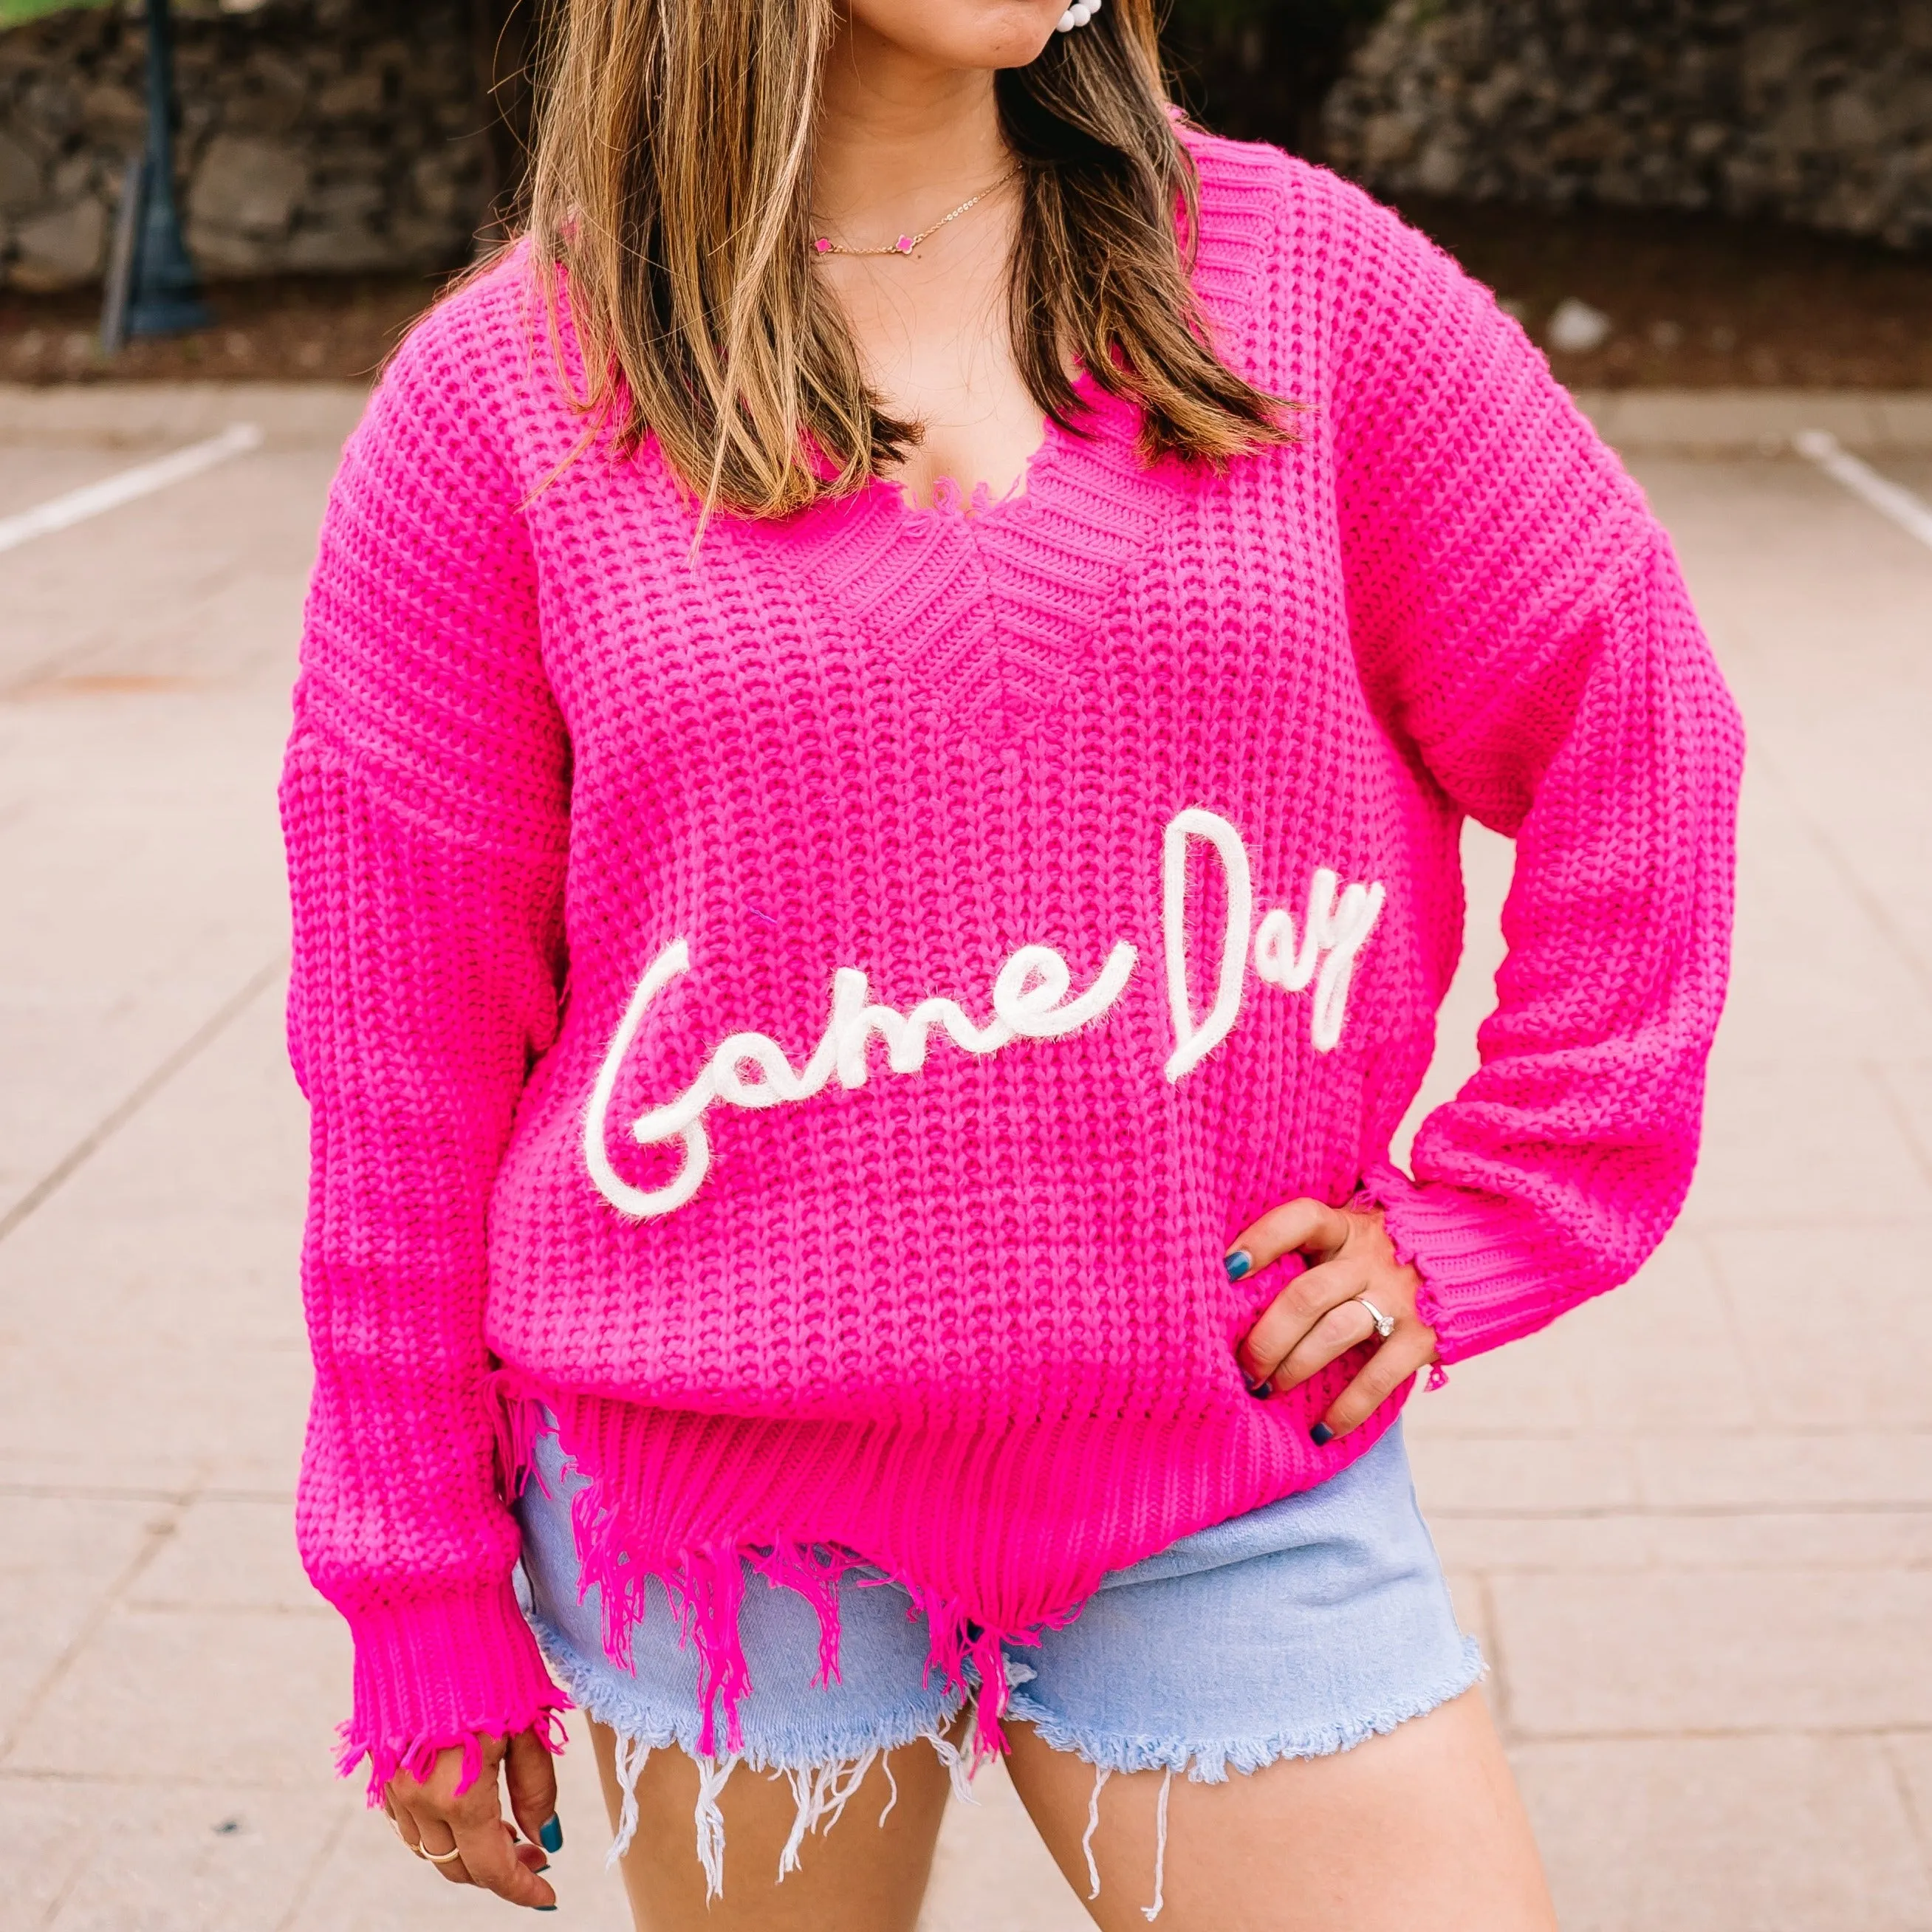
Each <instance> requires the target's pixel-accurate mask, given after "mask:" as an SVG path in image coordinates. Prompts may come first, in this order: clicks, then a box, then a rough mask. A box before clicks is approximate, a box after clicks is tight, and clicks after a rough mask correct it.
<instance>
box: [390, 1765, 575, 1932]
mask: <svg viewBox="0 0 1932 1932" xmlns="http://www.w3.org/2000/svg"><path fill="white" fill-rule="evenodd" d="M478 1742H479V1743H480V1745H481V1747H482V1751H483V1769H482V1770H481V1772H480V1773H479V1774H478V1777H477V1779H476V1781H475V1784H472V1785H471V1786H470V1787H469V1790H467V1791H466V1792H464V1793H463V1795H462V1796H461V1797H460V1798H459V1797H458V1796H457V1795H456V1787H457V1786H458V1784H460V1782H461V1781H462V1777H463V1753H462V1751H460V1749H452V1750H450V1751H443V1752H442V1753H440V1754H439V1755H438V1757H437V1760H436V1769H435V1770H434V1771H433V1772H431V1774H430V1775H429V1778H428V1781H426V1782H425V1783H422V1784H419V1783H418V1782H417V1781H416V1779H414V1778H412V1777H410V1775H409V1774H408V1773H407V1772H398V1774H397V1775H396V1776H395V1777H394V1778H392V1779H391V1780H390V1781H389V1784H387V1785H386V1787H384V1789H383V1810H384V1811H386V1812H388V1813H389V1820H390V1822H391V1823H392V1824H393V1825H394V1826H395V1828H396V1829H397V1831H398V1833H399V1834H400V1835H401V1838H402V1841H403V1843H404V1844H406V1845H407V1846H409V1847H410V1849H411V1850H412V1851H413V1852H415V1853H416V1855H417V1856H418V1857H419V1858H426V1859H428V1860H430V1861H431V1862H432V1863H434V1865H435V1866H436V1868H437V1870H438V1871H440V1872H441V1873H442V1874H443V1876H444V1877H445V1878H446V1879H449V1881H450V1882H451V1883H452V1884H454V1885H480V1886H481V1887H482V1888H483V1889H484V1891H493V1892H494V1893H495V1894H496V1896H497V1897H499V1898H502V1899H507V1900H508V1901H509V1903H511V1904H512V1905H523V1906H529V1908H530V1909H532V1911H535V1912H554V1911H555V1910H556V1893H555V1892H553V1891H552V1890H551V1889H550V1886H549V1885H548V1883H547V1882H546V1881H545V1880H544V1879H541V1878H539V1877H538V1876H537V1874H538V1873H539V1872H541V1870H543V1868H544V1866H545V1865H547V1864H548V1863H549V1862H550V1860H549V1858H547V1856H546V1855H545V1853H546V1852H555V1851H560V1850H561V1849H562V1847H563V1829H562V1826H560V1825H559V1824H558V1823H557V1820H556V1766H555V1765H554V1764H553V1763H552V1762H551V1760H550V1753H549V1752H548V1751H546V1750H545V1749H544V1745H543V1741H542V1740H541V1739H540V1738H539V1737H538V1736H537V1734H536V1733H535V1731H519V1732H518V1733H517V1734H516V1736H514V1737H513V1738H511V1739H508V1742H505V1740H504V1739H501V1738H483V1739H479V1740H478ZM499 1766H501V1767H502V1772H503V1782H504V1783H505V1784H506V1785H507V1786H508V1787H509V1793H510V1812H511V1817H514V1819H515V1820H516V1821H517V1824H518V1825H520V1826H521V1827H522V1828H523V1836H524V1838H526V1839H527V1840H529V1841H531V1842H529V1843H524V1844H519V1843H517V1835H516V1833H515V1832H514V1831H513V1830H512V1829H511V1827H510V1826H509V1823H508V1821H507V1820H505V1818H504V1816H503V1808H502V1802H501V1801H500V1799H499V1797H498V1796H497V1789H496V1773H497V1769H498V1767H499ZM452 1852H453V1853H455V1856H454V1857H452V1856H450V1855H449V1854H451V1853H452Z"/></svg>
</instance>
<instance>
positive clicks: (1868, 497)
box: [1791, 429, 1932, 550]
mask: <svg viewBox="0 0 1932 1932" xmlns="http://www.w3.org/2000/svg"><path fill="white" fill-rule="evenodd" d="M1791 442H1792V446H1793V449H1796V451H1797V452H1798V453H1799V455H1800V456H1802V457H1804V458H1805V459H1806V460H1808V461H1809V462H1812V463H1817V466H1818V467H1819V468H1820V469H1822V470H1823V471H1824V472H1825V474H1826V475H1827V476H1829V477H1830V478H1832V480H1833V481H1835V482H1838V483H1842V484H1843V485H1844V487H1846V489H1847V490H1850V492H1851V493H1852V495H1853V496H1860V497H1862V498H1863V499H1864V501H1865V502H1867V503H1869V504H1870V505H1871V506H1872V508H1873V509H1874V510H1876V511H1877V512H1878V513H1879V515H1880V516H1882V517H1890V518H1891V520H1892V521H1893V522H1894V523H1896V524H1897V526H1898V527H1899V528H1900V529H1902V530H1903V531H1905V532H1906V533H1907V534H1908V535H1911V536H1915V537H1916V538H1918V541H1920V542H1921V543H1922V544H1924V545H1925V547H1927V549H1928V550H1932V504H1928V503H1927V502H1925V501H1924V499H1923V498H1921V497H1919V496H1915V494H1914V493H1912V491H1911V490H1908V489H1906V487H1905V486H1904V484H1902V483H1894V482H1893V481H1892V480H1891V478H1890V477H1888V476H1881V475H1879V472H1877V471H1876V469H1873V467H1872V466H1871V465H1870V463H1864V462H1861V461H1860V460H1859V459H1858V458H1857V457H1855V456H1854V455H1852V453H1851V452H1850V451H1849V450H1848V449H1845V448H1844V447H1843V446H1842V445H1841V443H1839V441H1838V438H1837V437H1835V436H1834V435H1833V434H1832V433H1831V431H1829V430H1824V429H1808V430H1801V431H1799V434H1797V435H1796V436H1795V437H1793V438H1792V439H1791Z"/></svg>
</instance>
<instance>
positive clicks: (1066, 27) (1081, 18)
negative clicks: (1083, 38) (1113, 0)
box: [1058, 0, 1100, 34]
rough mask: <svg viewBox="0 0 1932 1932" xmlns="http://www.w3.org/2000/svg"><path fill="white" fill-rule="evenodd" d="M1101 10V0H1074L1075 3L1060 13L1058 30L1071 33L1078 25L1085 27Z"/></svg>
mask: <svg viewBox="0 0 1932 1932" xmlns="http://www.w3.org/2000/svg"><path fill="white" fill-rule="evenodd" d="M1099 12H1100V0H1073V5H1072V6H1070V7H1068V8H1067V11H1066V12H1065V13H1063V14H1061V17H1060V24H1059V28H1058V31H1060V32H1061V33H1063V34H1070V33H1072V32H1073V30H1074V28H1076V27H1084V26H1086V24H1087V23H1088V21H1089V20H1092V19H1093V17H1094V15H1095V14H1096V13H1099Z"/></svg>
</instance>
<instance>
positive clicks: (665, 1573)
mask: <svg viewBox="0 0 1932 1932" xmlns="http://www.w3.org/2000/svg"><path fill="white" fill-rule="evenodd" d="M490 1385H491V1386H492V1388H493V1391H494V1393H495V1395H496V1418H497V1425H496V1443H497V1455H498V1459H499V1471H500V1480H501V1481H502V1488H503V1493H504V1495H505V1496H506V1497H507V1498H509V1499H514V1498H515V1497H517V1496H520V1495H521V1494H522V1493H523V1488H524V1486H525V1485H526V1484H527V1483H529V1482H530V1481H532V1479H534V1480H535V1481H536V1482H537V1483H538V1485H539V1486H540V1487H541V1486H542V1484H543V1473H542V1471H541V1469H540V1468H539V1467H538V1465H537V1462H536V1445H537V1443H538V1441H539V1440H540V1439H541V1438H542V1437H543V1436H545V1435H547V1434H548V1433H550V1430H551V1428H552V1426H553V1425H552V1423H551V1421H550V1406H549V1405H548V1404H547V1403H546V1402H545V1401H544V1400H543V1399H542V1398H541V1397H539V1396H538V1395H536V1394H532V1392H531V1391H529V1388H528V1387H527V1386H526V1385H524V1384H523V1382H522V1381H521V1380H520V1378H519V1377H518V1376H517V1373H516V1371H515V1370H511V1369H499V1370H496V1371H495V1372H494V1373H493V1375H492V1376H491V1377H490ZM562 1447H563V1452H564V1458H565V1466H566V1468H568V1469H570V1470H571V1472H572V1473H573V1474H576V1475H582V1476H583V1478H585V1479H586V1480H585V1482H584V1484H583V1487H581V1488H580V1489H579V1490H577V1493H575V1495H574V1496H572V1498H571V1506H570V1508H571V1527H572V1529H573V1530H574V1532H575V1535H576V1541H577V1562H578V1566H579V1574H578V1580H577V1592H578V1601H580V1602H581V1601H583V1599H584V1598H586V1597H587V1596H588V1595H589V1593H590V1592H591V1591H592V1589H595V1590H596V1591H597V1592H598V1599H599V1602H600V1604H601V1607H602V1610H603V1619H604V1653H605V1655H607V1656H608V1657H609V1658H610V1661H611V1662H612V1663H613V1664H616V1666H617V1667H618V1668H619V1670H628V1669H629V1668H630V1667H631V1634H632V1632H633V1631H634V1630H635V1628H637V1625H639V1624H640V1623H642V1622H643V1619H644V1611H645V1602H646V1586H648V1584H649V1582H650V1581H651V1580H652V1578H653V1577H655V1579H656V1580H657V1581H658V1583H659V1584H661V1586H662V1587H663V1589H664V1592H665V1594H666V1595H667V1597H668V1598H670V1603H671V1607H672V1612H673V1615H674V1616H676V1619H677V1624H678V1641H679V1643H680V1645H689V1646H694V1647H695V1649H696V1651H697V1698H698V1704H699V1707H700V1712H701V1716H700V1728H699V1731H698V1738H697V1748H698V1753H699V1754H700V1756H710V1755H712V1754H714V1753H715V1751H716V1750H717V1748H718V1706H719V1705H720V1704H721V1705H722V1706H724V1748H725V1750H726V1751H730V1752H736V1751H742V1750H743V1748H744V1733H743V1728H742V1724H741V1723H740V1721H739V1715H738V1706H739V1703H741V1702H742V1700H743V1699H744V1697H745V1694H747V1693H748V1691H750V1689H751V1671H750V1668H749V1667H748V1664H746V1662H745V1652H744V1649H743V1646H742V1643H741V1641H740V1640H739V1632H738V1613H739V1608H740V1607H741V1606H742V1604H743V1602H744V1596H745V1571H746V1569H747V1568H749V1569H751V1570H754V1571H757V1573H758V1574H760V1576H762V1577H764V1578H765V1579H766V1581H767V1582H769V1583H772V1584H774V1585H776V1586H779V1587H781V1588H783V1589H789V1590H795V1591H796V1592H798V1594H799V1595H800V1596H802V1597H803V1598H805V1600H806V1601H807V1602H808V1603H809V1604H811V1606H812V1607H813V1609H814V1610H816V1611H817V1614H818V1631H819V1641H818V1671H817V1678H816V1679H815V1681H816V1682H818V1683H820V1684H821V1685H825V1684H835V1683H837V1682H839V1681H840V1680H839V1674H838V1631H839V1615H838V1589H839V1584H840V1583H841V1580H842V1579H843V1578H844V1575H845V1573H846V1572H847V1571H848V1570H851V1569H853V1568H859V1567H861V1566H865V1565H867V1562H868V1559H865V1557H863V1556H860V1555H859V1553H857V1552H856V1551H854V1550H844V1549H839V1548H836V1547H827V1546H824V1545H821V1544H785V1543H780V1544H776V1545H772V1544H762V1543H754V1542H744V1543H736V1544H729V1545H721V1546H717V1545H713V1546H705V1547H700V1548H687V1549H685V1550H680V1551H679V1552H678V1553H677V1555H676V1560H675V1561H674V1562H671V1563H668V1564H659V1565H648V1564H644V1563H640V1562H637V1561H636V1560H635V1559H634V1558H633V1557H632V1556H631V1554H630V1553H629V1552H628V1549H627V1548H626V1547H625V1538H623V1536H622V1533H621V1529H620V1526H619V1522H618V1519H617V1516H616V1512H615V1511H613V1509H612V1508H610V1505H608V1503H607V1502H606V1501H605V1494H606V1492H605V1490H604V1484H602V1483H601V1481H600V1480H599V1478H598V1475H597V1472H595V1470H594V1469H589V1468H586V1466H584V1465H583V1463H582V1462H581V1461H580V1460H579V1459H578V1458H577V1456H576V1455H575V1454H574V1452H573V1451H572V1450H571V1447H570V1445H568V1443H565V1444H563V1445H562ZM544 1494H545V1495H546V1496H548V1495H549V1494H550V1491H549V1490H548V1489H547V1487H544ZM863 1581H865V1582H874V1581H876V1582H878V1583H888V1582H889V1583H898V1585H899V1586H900V1587H901V1589H904V1591H905V1592H906V1593H907V1595H908V1596H909V1597H910V1598H911V1602H910V1605H909V1606H908V1607H907V1613H906V1614H907V1616H908V1618H917V1617H919V1616H924V1617H925V1618H926V1620H927V1625H928V1628H929V1631H930V1632H931V1636H932V1643H931V1646H930V1649H929V1652H928V1653H927V1657H926V1670H925V1674H924V1680H923V1681H924V1682H926V1683H928V1684H930V1683H931V1682H932V1677H933V1675H934V1673H935V1672H937V1673H938V1674H939V1676H940V1677H941V1681H942V1682H944V1684H945V1685H946V1687H947V1689H948V1690H949V1691H957V1692H962V1693H963V1692H966V1691H970V1690H971V1685H970V1684H969V1682H968V1679H967V1677H966V1675H965V1670H966V1664H967V1662H968V1660H969V1659H970V1660H971V1663H972V1666H973V1668H974V1670H975V1672H977V1674H978V1677H979V1680H980V1694H979V1697H978V1698H977V1707H976V1710H975V1713H974V1719H975V1721H974V1741H973V1760H974V1764H975V1766H977V1764H978V1763H980V1761H981V1760H983V1759H985V1758H986V1757H992V1756H995V1755H997V1754H1001V1753H1004V1751H1005V1750H1006V1749H1007V1739H1006V1734H1005V1733H1004V1730H1002V1729H1001V1724H1000V1720H1001V1718H1002V1717H1004V1715H1005V1714H1006V1709H1007V1673H1006V1667H1005V1664H1004V1660H1003V1658H1002V1656H1001V1649H1002V1646H1004V1645H1007V1644H1029V1645H1030V1644H1035V1643H1038V1642H1039V1640H1040V1638H1039V1632H1040V1630H1043V1629H1052V1628H1057V1627H1058V1625H1061V1624H1062V1623H1064V1622H1069V1621H1070V1620H1071V1619H1072V1618H1073V1616H1076V1615H1077V1614H1078V1606H1077V1605H1076V1606H1075V1607H1073V1609H1070V1610H1067V1612H1066V1613H1064V1615H1062V1616H1057V1617H1049V1618H1047V1619H1045V1620H1043V1622H1041V1623H1040V1625H1037V1626H1036V1627H1034V1628H1029V1629H1026V1630H1010V1631H1008V1630H999V1629H995V1628H989V1627H988V1626H986V1625H983V1624H981V1623H980V1622H977V1621H976V1620H975V1619H974V1618H973V1617H972V1616H971V1615H970V1614H969V1613H968V1609H967V1607H966V1606H965V1604H962V1603H960V1602H959V1601H956V1599H953V1598H948V1597H944V1596H942V1595H938V1594H937V1593H935V1592H932V1591H930V1590H928V1589H925V1588H923V1587H922V1586H919V1585H918V1584H916V1583H912V1582H911V1581H910V1580H908V1579H906V1578H904V1577H892V1576H882V1577H877V1578H876V1579H874V1578H866V1579H864V1580H863ZM445 1742H446V1743H448V1742H458V1740H446V1741H445ZM430 1756H431V1761H433V1760H434V1749H433V1748H432V1749H431V1753H430ZM470 1781H471V1775H470V1773H469V1768H468V1766H467V1764H466V1766H465V1778H464V1788H465V1789H466V1788H467V1787H468V1784H469V1782H470Z"/></svg>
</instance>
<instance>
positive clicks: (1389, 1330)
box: [1355, 1295, 1395, 1342]
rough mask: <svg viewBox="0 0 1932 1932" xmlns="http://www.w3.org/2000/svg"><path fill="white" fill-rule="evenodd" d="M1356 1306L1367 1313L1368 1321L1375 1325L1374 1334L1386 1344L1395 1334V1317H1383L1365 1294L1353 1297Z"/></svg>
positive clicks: (1380, 1311)
mask: <svg viewBox="0 0 1932 1932" xmlns="http://www.w3.org/2000/svg"><path fill="white" fill-rule="evenodd" d="M1355 1300H1356V1302H1357V1303H1358V1305H1359V1306H1361V1307H1364V1308H1366V1309H1367V1310H1368V1311H1369V1319H1370V1321H1371V1322H1373V1323H1374V1324H1375V1325H1376V1334H1378V1335H1379V1336H1380V1337H1382V1340H1384V1341H1385V1342H1386V1341H1387V1340H1388V1338H1389V1337H1391V1335H1393V1334H1394V1333H1395V1317H1394V1316H1393V1315H1385V1314H1384V1313H1382V1310H1380V1309H1379V1308H1378V1307H1376V1304H1374V1303H1373V1301H1370V1299H1369V1298H1368V1297H1367V1295H1357V1296H1356V1297H1355Z"/></svg>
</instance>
